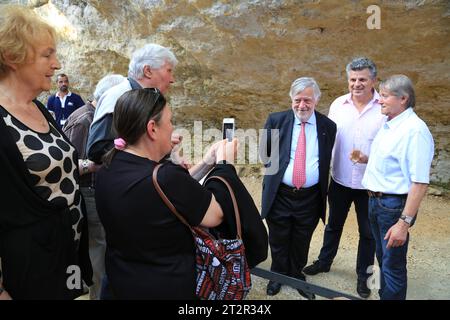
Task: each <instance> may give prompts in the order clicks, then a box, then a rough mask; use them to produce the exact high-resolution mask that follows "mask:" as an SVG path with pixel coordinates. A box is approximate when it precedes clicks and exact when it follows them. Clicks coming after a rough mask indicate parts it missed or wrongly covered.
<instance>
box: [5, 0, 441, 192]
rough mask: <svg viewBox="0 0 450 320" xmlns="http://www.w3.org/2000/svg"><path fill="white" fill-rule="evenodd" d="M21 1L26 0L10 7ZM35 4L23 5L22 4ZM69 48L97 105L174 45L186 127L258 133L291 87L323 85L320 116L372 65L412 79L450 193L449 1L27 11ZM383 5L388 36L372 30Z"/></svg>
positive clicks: (93, 2) (76, 82)
mask: <svg viewBox="0 0 450 320" xmlns="http://www.w3.org/2000/svg"><path fill="white" fill-rule="evenodd" d="M9 2H17V1H9ZM22 2H26V1H22ZM28 2H29V3H30V4H32V5H34V6H36V7H37V8H36V9H35V10H36V11H37V12H38V13H39V14H40V15H42V16H43V17H45V18H46V19H48V21H49V22H50V23H52V24H54V25H55V26H56V27H57V29H58V30H59V32H60V33H61V36H62V39H61V42H60V46H59V54H60V58H61V60H62V63H63V71H64V72H66V73H68V74H69V75H70V78H71V81H72V85H73V86H74V89H75V90H78V91H79V92H81V94H82V95H83V96H88V95H89V94H90V93H91V92H92V90H93V88H94V86H95V84H96V82H97V81H98V80H99V79H100V78H101V77H102V76H103V75H105V74H106V73H109V72H118V73H122V74H126V71H127V65H128V59H129V56H130V53H131V52H133V51H134V50H135V49H137V48H139V47H141V46H143V45H144V44H146V43H149V42H157V43H160V44H162V45H165V46H169V47H171V48H172V49H173V50H174V52H175V54H176V56H177V57H178V59H179V61H180V64H179V66H178V67H177V69H176V73H175V74H176V83H175V84H174V86H173V88H172V90H171V92H170V96H171V105H172V107H173V108H174V109H175V112H174V120H175V125H176V126H178V127H181V126H184V127H186V128H192V126H193V121H194V120H202V121H203V127H204V128H205V127H209V126H214V127H216V128H220V123H221V119H222V117H235V118H236V119H237V126H238V127H240V128H256V129H257V128H260V127H262V126H263V124H264V121H265V119H266V118H267V115H268V113H269V112H273V111H279V110H283V109H286V108H289V106H290V100H289V97H288V91H289V87H290V84H291V82H292V81H293V80H294V79H296V78H297V77H300V76H312V77H315V78H316V80H317V81H318V83H319V84H320V86H321V88H322V92H323V96H322V100H321V102H320V105H319V108H318V109H319V110H320V111H322V112H325V113H327V112H328V108H329V105H330V103H331V102H332V101H333V99H334V98H336V97H337V96H339V95H342V94H344V93H346V90H347V86H346V79H345V70H344V68H345V64H346V63H347V62H348V61H349V60H350V59H351V58H352V57H355V56H359V55H365V56H368V57H371V58H372V59H373V60H374V61H375V62H376V63H377V65H378V67H379V78H380V79H383V78H385V77H387V76H389V75H391V74H395V73H404V74H406V75H408V76H409V77H411V78H412V80H413V82H414V83H415V86H416V91H417V110H416V111H417V113H418V114H419V115H420V116H421V117H422V118H423V119H424V120H425V121H426V122H427V124H428V125H429V127H430V129H431V131H432V133H433V136H434V139H435V144H436V152H435V158H434V161H433V170H432V181H433V182H435V183H437V184H441V185H444V186H447V187H448V186H449V184H450V161H449V159H450V140H449V138H448V132H449V129H450V111H449V110H450V109H449V105H450V90H449V86H450V81H449V80H450V42H449V41H448V39H449V38H450V35H449V31H450V2H449V1H448V0H434V1H425V0H422V1H418V0H403V1H401V0H395V1H394V0H386V1H373V0H370V1H354V0H353V1H341V0H339V1H338V0H327V1H319V0H252V1H211V0H184V1H175V0H165V1H162V0H134V1H132V0H130V1H99V0H85V1H81V0H72V1H69V0H51V1H28ZM373 4H376V5H378V6H379V8H380V12H381V29H373V30H369V29H368V27H367V20H368V19H370V17H371V14H372V12H370V13H367V8H368V7H369V6H370V5H373Z"/></svg>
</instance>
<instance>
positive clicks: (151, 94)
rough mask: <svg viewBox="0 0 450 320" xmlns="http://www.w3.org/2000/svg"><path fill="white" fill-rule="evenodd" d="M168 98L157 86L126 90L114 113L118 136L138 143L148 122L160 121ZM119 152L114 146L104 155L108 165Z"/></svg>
mask: <svg viewBox="0 0 450 320" xmlns="http://www.w3.org/2000/svg"><path fill="white" fill-rule="evenodd" d="M165 106H166V99H165V98H164V96H163V95H162V93H161V92H160V91H159V90H158V89H156V88H145V89H136V90H131V91H127V92H125V93H124V94H123V95H122V96H121V97H120V98H119V99H118V100H117V102H116V106H115V107H114V114H113V127H114V130H115V132H116V135H117V137H119V138H122V139H123V140H125V141H126V143H127V144H128V145H130V144H131V145H132V144H134V143H136V142H137V141H138V140H139V138H140V137H141V136H142V135H143V134H144V133H145V131H146V130H147V123H148V122H149V121H150V120H152V119H153V120H155V122H156V123H159V121H160V120H161V116H162V111H163V109H164V107H165ZM116 152H117V149H116V148H112V149H111V150H110V151H109V152H108V153H106V154H105V156H104V157H103V163H104V164H105V165H106V166H108V165H109V164H110V163H111V161H112V159H113V158H114V156H115V154H116Z"/></svg>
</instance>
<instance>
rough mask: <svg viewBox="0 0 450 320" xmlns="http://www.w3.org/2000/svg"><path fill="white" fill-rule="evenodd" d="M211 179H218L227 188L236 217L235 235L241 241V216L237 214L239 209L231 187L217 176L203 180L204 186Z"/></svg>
mask: <svg viewBox="0 0 450 320" xmlns="http://www.w3.org/2000/svg"><path fill="white" fill-rule="evenodd" d="M212 179H218V180H220V181H222V182H223V183H224V184H225V186H226V187H227V188H228V192H229V193H230V196H231V201H232V202H233V208H234V214H235V217H236V231H237V235H238V237H239V239H242V228H241V215H240V213H239V207H238V205H237V201H236V196H235V195H234V191H233V188H231V186H230V184H229V183H228V181H227V180H225V179H224V178H222V177H219V176H211V177H209V178H208V179H206V180H205V182H204V184H206V182H208V181H209V180H212Z"/></svg>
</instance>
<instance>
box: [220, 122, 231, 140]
mask: <svg viewBox="0 0 450 320" xmlns="http://www.w3.org/2000/svg"><path fill="white" fill-rule="evenodd" d="M222 134H223V139H227V140H228V141H232V140H233V138H234V118H224V119H223V122H222Z"/></svg>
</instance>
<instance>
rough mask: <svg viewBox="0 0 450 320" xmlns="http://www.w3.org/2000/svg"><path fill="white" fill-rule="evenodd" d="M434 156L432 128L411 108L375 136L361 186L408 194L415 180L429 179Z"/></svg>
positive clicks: (389, 122)
mask: <svg viewBox="0 0 450 320" xmlns="http://www.w3.org/2000/svg"><path fill="white" fill-rule="evenodd" d="M433 155H434V142H433V137H432V135H431V133H430V130H429V129H428V127H427V125H426V124H425V122H423V121H422V120H421V119H420V118H419V117H418V116H417V115H416V113H415V112H414V111H413V109H412V108H408V109H406V110H405V111H403V112H402V113H401V114H399V115H398V116H396V117H395V118H393V119H392V120H390V121H387V122H386V123H385V124H384V125H383V126H382V127H381V129H380V131H379V132H378V133H377V135H376V136H375V139H374V140H373V143H372V148H371V150H370V155H369V162H368V164H367V168H366V172H365V174H364V177H363V180H362V185H363V186H364V187H365V188H366V189H368V190H371V191H375V192H384V193H391V194H407V193H408V192H409V189H410V187H411V184H412V183H413V182H417V183H429V182H430V167H431V161H432V160H433Z"/></svg>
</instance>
